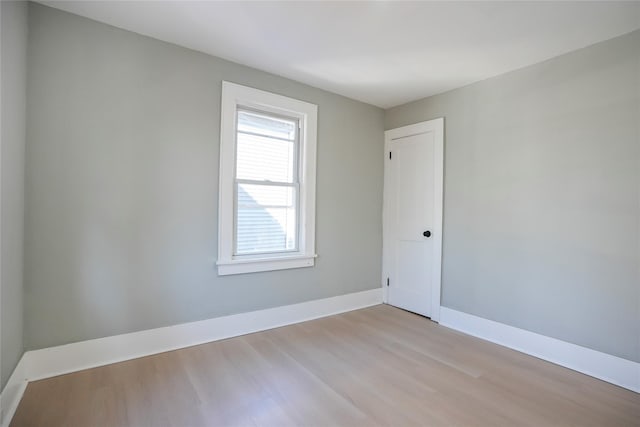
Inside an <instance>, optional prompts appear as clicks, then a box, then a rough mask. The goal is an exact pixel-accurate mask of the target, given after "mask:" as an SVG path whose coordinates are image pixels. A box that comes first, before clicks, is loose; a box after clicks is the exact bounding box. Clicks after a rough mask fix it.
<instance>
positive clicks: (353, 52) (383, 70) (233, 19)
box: [41, 0, 640, 108]
mask: <svg viewBox="0 0 640 427" xmlns="http://www.w3.org/2000/svg"><path fill="white" fill-rule="evenodd" d="M41 3H43V4H46V5H48V6H52V7H55V8H58V9H62V10H66V11H68V12H72V13H75V14H78V15H82V16H86V17H88V18H91V19H95V20H97V21H101V22H105V23H107V24H111V25H113V26H116V27H120V28H124V29H127V30H130V31H134V32H136V33H140V34H144V35H147V36H151V37H154V38H157V39H160V40H164V41H167V42H171V43H175V44H177V45H181V46H185V47H188V48H191V49H195V50H198V51H201V52H205V53H209V54H211V55H215V56H219V57H221V58H225V59H228V60H230V61H234V62H237V63H240V64H245V65H248V66H251V67H255V68H258V69H261V70H264V71H268V72H271V73H274V74H278V75H281V76H284V77H288V78H290V79H293V80H297V81H299V82H303V83H307V84H309V85H312V86H315V87H318V88H322V89H325V90H328V91H331V92H335V93H338V94H341V95H344V96H348V97H350V98H354V99H357V100H360V101H364V102H367V103H370V104H373V105H377V106H379V107H383V108H387V107H391V106H395V105H398V104H403V103H405V102H408V101H412V100H415V99H419V98H423V97H425V96H429V95H434V94H437V93H441V92H444V91H447V90H450V89H453V88H456V87H460V86H464V85H467V84H469V83H473V82H476V81H479V80H483V79H486V78H488V77H491V76H495V75H498V74H502V73H505V72H507V71H511V70H514V69H517V68H521V67H524V66H527V65H530V64H534V63H536V62H540V61H543V60H545V59H548V58H552V57H554V56H557V55H560V54H562V53H566V52H569V51H572V50H575V49H579V48H581V47H585V46H588V45H591V44H593V43H597V42H599V41H602V40H607V39H610V38H613V37H616V36H619V35H622V34H625V33H628V32H631V31H633V30H636V29H638V28H640V2H612V1H609V2H519V1H516V2H400V1H388V2H387V1H370V2H363V1H359V2H326V1H325V2H291V1H276V2H271V1H260V2H243V1H236V2H209V1H200V2H193V1H162V2H160V1H87V0H84V1H41Z"/></svg>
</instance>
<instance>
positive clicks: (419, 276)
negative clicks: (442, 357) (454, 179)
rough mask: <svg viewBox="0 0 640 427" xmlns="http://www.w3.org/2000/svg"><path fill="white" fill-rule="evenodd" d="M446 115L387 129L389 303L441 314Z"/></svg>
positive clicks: (386, 284)
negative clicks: (444, 131)
mask: <svg viewBox="0 0 640 427" xmlns="http://www.w3.org/2000/svg"><path fill="white" fill-rule="evenodd" d="M443 129H444V119H442V118H440V119H436V120H430V121H428V122H422V123H417V124H415V125H410V126H404V127H401V128H397V129H393V130H389V131H386V132H385V149H386V150H385V157H386V160H385V180H384V181H385V182H384V213H383V217H384V220H383V221H384V224H383V227H384V250H383V252H384V254H383V258H384V260H383V264H384V268H383V278H382V282H383V289H385V296H386V298H385V301H386V302H387V303H388V304H391V305H395V306H397V307H400V308H403V309H406V310H409V311H412V312H415V313H418V314H421V315H423V316H427V317H430V318H431V319H432V320H435V321H438V320H439V318H440V275H441V259H442V186H443V151H444V150H443V146H444V138H443Z"/></svg>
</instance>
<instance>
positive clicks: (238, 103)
mask: <svg viewBox="0 0 640 427" xmlns="http://www.w3.org/2000/svg"><path fill="white" fill-rule="evenodd" d="M316 123H317V106H316V105H313V104H309V103H307V102H303V101H298V100H295V99H291V98H287V97H284V96H280V95H276V94H273V93H269V92H264V91H261V90H257V89H252V88H249V87H245V86H240V85H237V84H233V83H228V82H223V83H222V114H221V123H220V189H219V219H218V221H219V223H218V234H219V243H218V263H217V264H218V274H220V275H228V274H239V273H250V272H257V271H269V270H281V269H287V268H299V267H311V266H313V265H314V261H315V256H316V255H315V243H314V242H315V169H316V167H315V157H316V127H317V124H316Z"/></svg>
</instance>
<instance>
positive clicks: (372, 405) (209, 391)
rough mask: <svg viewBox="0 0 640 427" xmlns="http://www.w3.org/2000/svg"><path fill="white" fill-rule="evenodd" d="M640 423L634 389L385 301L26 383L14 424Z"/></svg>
mask: <svg viewBox="0 0 640 427" xmlns="http://www.w3.org/2000/svg"><path fill="white" fill-rule="evenodd" d="M300 425H304V426H328V425H343V426H375V425H379V426H418V425H434V426H445V425H446V426H448V425H461V426H516V425H522V426H636V427H639V426H640V395H639V394H637V393H634V392H632V391H629V390H625V389H622V388H620V387H616V386H614V385H611V384H608V383H606V382H603V381H600V380H597V379H595V378H591V377H588V376H586V375H583V374H580V373H578V372H575V371H572V370H569V369H565V368H562V367H560V366H557V365H554V364H552V363H548V362H545V361H543V360H540V359H536V358H534V357H530V356H527V355H524V354H522V353H518V352H516V351H513V350H510V349H508V348H505V347H501V346H498V345H495V344H492V343H489V342H486V341H483V340H480V339H477V338H474V337H470V336H468V335H465V334H462V333H459V332H456V331H453V330H451V329H448V328H444V327H441V326H439V325H437V324H435V323H433V322H431V321H430V320H428V319H426V318H423V317H421V316H417V315H414V314H412V313H408V312H405V311H402V310H399V309H396V308H394V307H391V306H386V305H380V306H375V307H370V308H367V309H363V310H357V311H353V312H349V313H344V314H341V315H337V316H331V317H327V318H322V319H317V320H313V321H310V322H305V323H300V324H296V325H291V326H287V327H283V328H277V329H272V330H269V331H265V332H260V333H256V334H250V335H245V336H242V337H237V338H232V339H228V340H223V341H217V342H213V343H209V344H204V345H200V346H195V347H190V348H186V349H181V350H176V351H172V352H167V353H162V354H158V355H154V356H149V357H144V358H140V359H135V360H130V361H126V362H122V363H116V364H113V365H108V366H104V367H100V368H94V369H89V370H85V371H80V372H76V373H73V374H68V375H63V376H59V377H55V378H50V379H46V380H41V381H35V382H32V383H30V384H29V385H28V387H27V390H26V392H25V394H24V397H23V399H22V401H21V402H20V405H19V407H18V409H17V411H16V414H15V416H14V418H13V420H12V423H11V427H23V426H30V427H31V426H34V427H37V426H47V427H56V426H135V427H138V426H180V427H184V426H194V427H197V426H252V427H257V426H300Z"/></svg>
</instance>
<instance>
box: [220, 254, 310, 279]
mask: <svg viewBox="0 0 640 427" xmlns="http://www.w3.org/2000/svg"><path fill="white" fill-rule="evenodd" d="M316 257H317V255H295V256H286V257H285V256H283V257H278V258H274V257H271V258H252V259H240V260H219V261H218V262H217V265H218V275H219V276H228V275H231V274H243V273H257V272H260V271H275V270H287V269H290V268H302V267H313V266H314V265H315V259H316Z"/></svg>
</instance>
